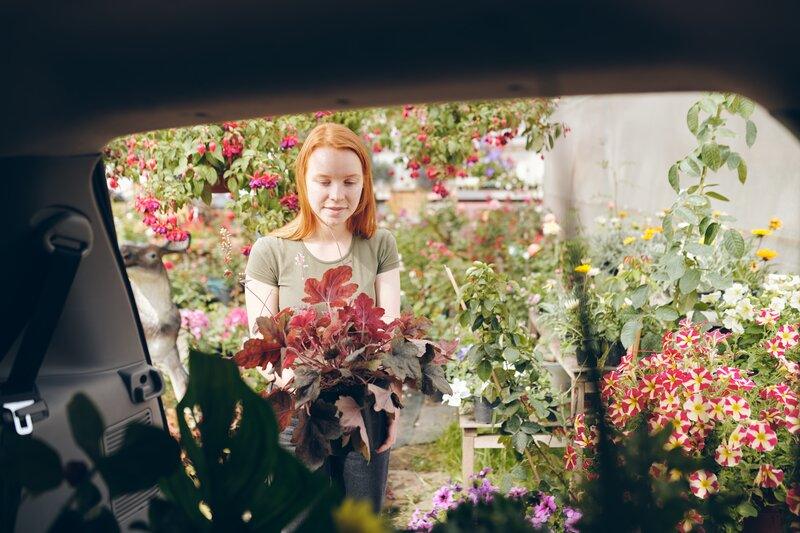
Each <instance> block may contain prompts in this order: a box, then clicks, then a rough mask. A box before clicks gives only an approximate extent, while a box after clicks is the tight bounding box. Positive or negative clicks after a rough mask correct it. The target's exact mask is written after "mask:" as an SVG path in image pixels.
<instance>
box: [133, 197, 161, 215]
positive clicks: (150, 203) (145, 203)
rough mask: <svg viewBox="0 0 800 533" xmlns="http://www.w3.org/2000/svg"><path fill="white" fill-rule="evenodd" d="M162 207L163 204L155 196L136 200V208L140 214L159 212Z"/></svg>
mask: <svg viewBox="0 0 800 533" xmlns="http://www.w3.org/2000/svg"><path fill="white" fill-rule="evenodd" d="M160 207H161V202H159V201H158V200H157V199H156V198H154V197H153V196H137V197H136V200H134V208H135V209H136V210H137V211H139V212H140V213H153V212H154V211H158V209H159V208H160Z"/></svg>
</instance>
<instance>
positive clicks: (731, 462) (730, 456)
mask: <svg viewBox="0 0 800 533" xmlns="http://www.w3.org/2000/svg"><path fill="white" fill-rule="evenodd" d="M714 459H715V460H716V461H717V463H719V464H720V465H722V466H736V465H738V464H739V462H740V461H741V460H742V449H741V448H732V447H731V446H729V445H728V444H720V445H719V446H717V449H716V451H715V452H714Z"/></svg>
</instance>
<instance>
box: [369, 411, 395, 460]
mask: <svg viewBox="0 0 800 533" xmlns="http://www.w3.org/2000/svg"><path fill="white" fill-rule="evenodd" d="M399 420H400V411H397V412H395V414H394V416H393V417H391V418H390V419H389V428H388V431H387V435H386V441H385V442H384V443H383V444H381V446H380V448H378V449H377V450H375V452H376V453H383V452H385V451H386V450H388V449H389V448H391V447H392V446H394V443H395V441H397V427H398V426H399Z"/></svg>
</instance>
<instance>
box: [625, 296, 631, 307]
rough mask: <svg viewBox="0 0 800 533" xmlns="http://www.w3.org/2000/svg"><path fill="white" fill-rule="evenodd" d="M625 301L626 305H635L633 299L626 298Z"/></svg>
mask: <svg viewBox="0 0 800 533" xmlns="http://www.w3.org/2000/svg"><path fill="white" fill-rule="evenodd" d="M623 303H624V304H625V305H633V300H631V299H630V298H625V300H623ZM623 307H624V306H623Z"/></svg>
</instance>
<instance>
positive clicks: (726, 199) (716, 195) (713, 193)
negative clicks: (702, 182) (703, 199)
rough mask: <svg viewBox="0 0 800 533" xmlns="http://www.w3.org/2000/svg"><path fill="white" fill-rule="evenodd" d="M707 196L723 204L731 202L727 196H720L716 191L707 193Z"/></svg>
mask: <svg viewBox="0 0 800 533" xmlns="http://www.w3.org/2000/svg"><path fill="white" fill-rule="evenodd" d="M706 196H708V197H710V198H714V199H716V200H720V201H723V202H729V201H730V200H728V197H727V196H724V195H722V194H720V193H718V192H714V191H707V192H706Z"/></svg>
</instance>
